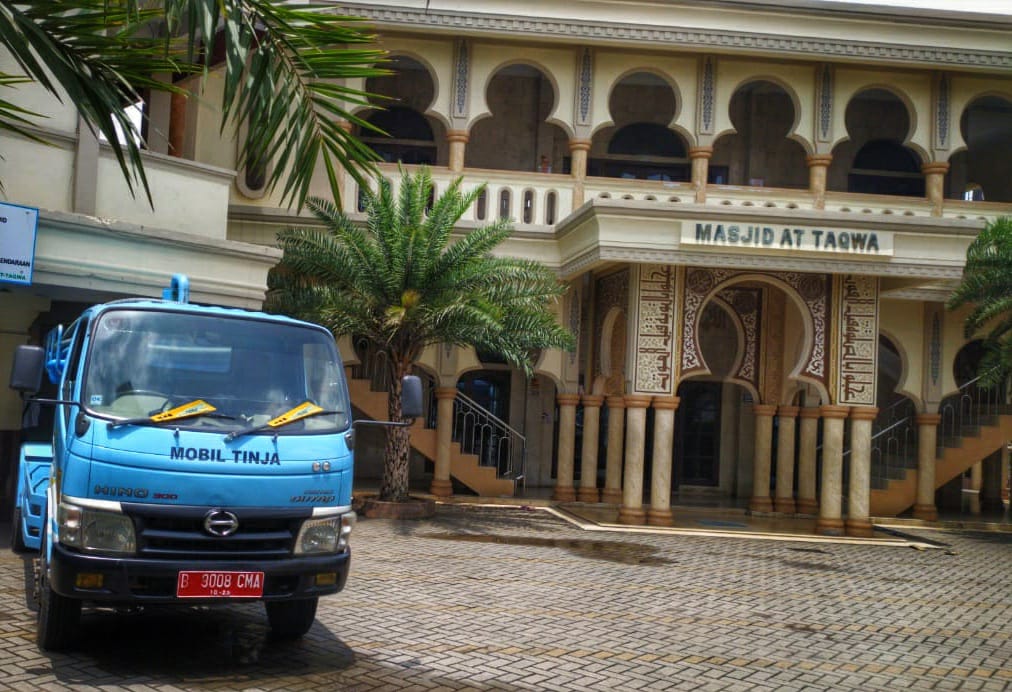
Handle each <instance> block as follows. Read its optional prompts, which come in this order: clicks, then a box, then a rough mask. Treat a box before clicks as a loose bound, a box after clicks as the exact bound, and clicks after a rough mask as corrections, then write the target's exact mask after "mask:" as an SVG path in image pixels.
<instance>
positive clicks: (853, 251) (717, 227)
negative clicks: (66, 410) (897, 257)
mask: <svg viewBox="0 0 1012 692" xmlns="http://www.w3.org/2000/svg"><path fill="white" fill-rule="evenodd" d="M681 243H682V245H697V246H701V247H707V248H728V249H735V250H737V249H741V250H746V251H753V250H757V251H760V252H763V251H765V252H787V253H820V254H827V253H828V254H835V255H847V256H859V257H867V258H875V257H883V258H885V257H891V256H892V254H893V236H892V233H890V232H889V231H868V230H855V229H841V228H823V227H813V226H785V225H772V224H770V225H764V224H757V223H735V222H713V221H683V222H682V234H681Z"/></svg>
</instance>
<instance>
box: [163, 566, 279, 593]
mask: <svg viewBox="0 0 1012 692" xmlns="http://www.w3.org/2000/svg"><path fill="white" fill-rule="evenodd" d="M263 595H264V573H263V572H206V571H187V572H180V573H179V577H178V578H177V579H176V597H177V598H259V597H260V596H263Z"/></svg>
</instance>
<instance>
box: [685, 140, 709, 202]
mask: <svg viewBox="0 0 1012 692" xmlns="http://www.w3.org/2000/svg"><path fill="white" fill-rule="evenodd" d="M711 156H713V147H689V160H690V161H691V162H692V189H693V190H695V191H696V202H698V203H700V204H702V203H703V202H705V201H706V183H707V180H708V178H709V175H710V157H711Z"/></svg>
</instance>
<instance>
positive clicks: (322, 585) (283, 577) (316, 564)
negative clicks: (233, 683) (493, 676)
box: [49, 544, 351, 605]
mask: <svg viewBox="0 0 1012 692" xmlns="http://www.w3.org/2000/svg"><path fill="white" fill-rule="evenodd" d="M350 566H351V549H350V548H348V549H346V550H345V551H344V552H342V553H337V554H333V555H322V556H311V557H293V558H289V559H284V560H247V561H241V560H200V561H182V560H180V561H170V560H153V559H147V558H129V557H123V558H119V557H102V556H97V555H86V554H82V553H78V552H75V551H71V550H67V549H66V548H65V547H64V546H62V545H59V544H56V545H54V546H53V554H52V558H51V560H50V562H49V567H50V580H51V582H50V583H51V586H52V588H53V590H54V591H56V592H57V593H58V594H61V595H63V596H67V597H70V598H77V599H81V600H88V601H101V602H104V603H109V604H111V603H131V604H135V605H136V604H142V603H150V604H157V603H189V604H198V603H221V602H226V601H234V600H249V599H235V598H209V599H203V598H202V599H193V598H186V599H181V598H177V597H176V583H177V580H178V577H179V573H180V572H181V571H187V570H203V571H222V572H263V573H264V589H263V596H262V597H261V598H259V599H254V600H264V601H278V600H294V599H301V598H313V597H316V596H325V595H327V594H332V593H337V592H338V591H340V590H341V589H343V588H344V584H345V582H346V581H347V580H348V570H349V568H350ZM79 575H101V576H102V579H101V586H100V587H97V588H82V587H81V586H79V584H80V583H81V581H79V579H78V577H79Z"/></svg>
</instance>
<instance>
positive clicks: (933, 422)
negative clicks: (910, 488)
mask: <svg viewBox="0 0 1012 692" xmlns="http://www.w3.org/2000/svg"><path fill="white" fill-rule="evenodd" d="M916 420H917V502H916V503H915V504H914V518H915V519H923V520H925V521H938V508H937V507H935V456H936V451H937V450H936V449H935V447H936V445H937V444H938V424H939V423H941V422H942V417H941V416H940V415H938V414H937V413H921V414H919V415H918V416H917V418H916Z"/></svg>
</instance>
